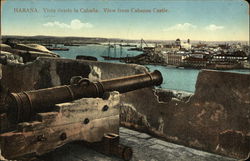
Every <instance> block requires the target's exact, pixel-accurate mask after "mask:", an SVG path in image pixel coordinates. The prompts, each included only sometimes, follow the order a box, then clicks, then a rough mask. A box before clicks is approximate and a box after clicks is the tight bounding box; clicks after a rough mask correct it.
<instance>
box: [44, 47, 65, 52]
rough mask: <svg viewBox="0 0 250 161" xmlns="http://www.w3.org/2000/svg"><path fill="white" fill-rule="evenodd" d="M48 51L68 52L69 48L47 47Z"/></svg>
mask: <svg viewBox="0 0 250 161" xmlns="http://www.w3.org/2000/svg"><path fill="white" fill-rule="evenodd" d="M47 49H48V50H56V51H68V50H69V48H59V47H47Z"/></svg>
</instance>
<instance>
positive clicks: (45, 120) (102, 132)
mask: <svg viewBox="0 0 250 161" xmlns="http://www.w3.org/2000/svg"><path fill="white" fill-rule="evenodd" d="M162 81H163V78H162V75H161V73H160V72H159V71H157V70H156V71H154V72H151V73H149V72H147V73H143V74H137V75H131V76H125V77H119V78H114V79H108V80H101V81H95V82H91V81H89V80H88V79H86V78H81V77H74V78H73V79H72V80H71V83H70V85H63V86H57V87H51V88H45V89H39V90H32V91H23V92H19V93H10V94H9V96H8V97H7V100H6V104H7V108H6V109H7V111H6V113H7V118H8V120H9V121H10V122H11V123H12V124H14V125H17V126H16V130H13V131H8V132H5V133H2V134H0V139H1V150H2V155H3V156H4V157H6V158H7V159H19V158H20V157H23V156H30V155H31V154H32V155H38V156H39V155H42V154H44V153H47V152H50V151H52V150H54V149H56V148H58V147H60V146H62V145H64V144H66V143H69V142H72V141H81V142H84V143H85V145H87V146H89V147H91V148H93V149H96V150H98V151H100V152H102V153H104V154H108V155H109V154H111V155H115V156H118V157H121V158H123V159H124V160H129V159H130V158H131V156H132V149H131V148H130V147H127V146H123V145H121V144H119V135H117V134H118V133H119V107H117V106H118V104H119V99H120V97H119V93H126V92H130V91H134V90H138V89H141V88H145V87H151V86H157V85H160V84H161V83H162ZM72 101H74V102H72ZM71 102H72V103H71ZM96 102H98V103H96Z"/></svg>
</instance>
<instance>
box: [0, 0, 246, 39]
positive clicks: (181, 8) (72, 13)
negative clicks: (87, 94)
mask: <svg viewBox="0 0 250 161" xmlns="http://www.w3.org/2000/svg"><path fill="white" fill-rule="evenodd" d="M1 23H2V24H1V30H2V31H1V32H2V35H20V36H35V35H46V36H63V37H64V36H76V37H103V38H121V39H140V38H143V39H147V40H175V39H176V38H180V39H182V40H186V39H188V38H189V39H191V40H204V41H249V7H248V4H247V2H246V1H243V0H221V1H213V0H209V1H208V0H206V1H205V2H201V1H192V0H185V1H183V0H182V1H181V0H180V1H171V0H167V1H150V0H145V1H142V0H140V1H139V0H137V1H133V0H127V1H117V0H112V1H111V0H105V1H104V0H102V1H100V0H98V1H88V0H85V1H79V0H74V1H62V0H45V1H37V0H24V1H21V2H20V1H16V0H7V1H5V3H4V4H3V6H2V14H1Z"/></svg>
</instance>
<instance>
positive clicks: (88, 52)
mask: <svg viewBox="0 0 250 161" xmlns="http://www.w3.org/2000/svg"><path fill="white" fill-rule="evenodd" d="M58 47H63V46H62V45H58ZM67 48H69V51H56V53H57V54H58V55H60V56H61V57H64V58H70V59H75V58H76V56H77V55H85V56H94V57H96V58H97V59H98V61H102V62H115V63H121V62H119V61H116V60H112V61H108V60H104V58H102V56H107V55H108V50H109V49H108V46H107V45H84V46H67ZM129 48H130V47H123V48H122V49H120V47H118V46H117V47H116V48H110V56H113V57H120V56H121V57H127V56H135V55H139V54H141V52H138V51H129V50H128V49H129ZM145 66H146V67H147V68H148V69H149V70H150V71H154V70H159V71H160V72H161V73H162V75H163V83H162V85H161V86H160V87H161V88H164V89H171V90H178V91H186V92H192V93H193V92H194V91H195V84H196V80H197V76H198V74H199V72H200V71H201V70H198V69H183V68H175V67H170V66H159V65H145ZM225 72H235V73H243V74H250V70H248V69H240V70H226V71H225Z"/></svg>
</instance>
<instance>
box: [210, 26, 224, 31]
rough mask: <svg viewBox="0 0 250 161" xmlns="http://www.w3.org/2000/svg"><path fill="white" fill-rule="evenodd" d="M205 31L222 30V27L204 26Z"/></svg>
mask: <svg viewBox="0 0 250 161" xmlns="http://www.w3.org/2000/svg"><path fill="white" fill-rule="evenodd" d="M205 29H206V30H209V31H216V30H221V29H224V26H217V25H214V24H211V25H208V26H206V27H205Z"/></svg>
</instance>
